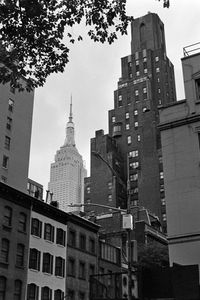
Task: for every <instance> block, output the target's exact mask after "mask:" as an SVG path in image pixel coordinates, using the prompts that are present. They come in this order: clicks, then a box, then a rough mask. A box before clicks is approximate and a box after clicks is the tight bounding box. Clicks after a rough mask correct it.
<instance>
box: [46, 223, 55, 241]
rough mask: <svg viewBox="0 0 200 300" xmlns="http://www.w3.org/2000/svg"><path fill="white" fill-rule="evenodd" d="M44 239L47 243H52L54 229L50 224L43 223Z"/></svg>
mask: <svg viewBox="0 0 200 300" xmlns="http://www.w3.org/2000/svg"><path fill="white" fill-rule="evenodd" d="M44 239H45V240H47V241H51V242H54V227H53V226H52V225H51V224H47V223H45V226H44Z"/></svg>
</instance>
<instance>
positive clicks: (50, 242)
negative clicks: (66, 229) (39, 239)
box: [44, 239, 54, 244]
mask: <svg viewBox="0 0 200 300" xmlns="http://www.w3.org/2000/svg"><path fill="white" fill-rule="evenodd" d="M44 240H45V241H46V242H47V243H49V244H53V243H54V242H52V241H49V240H46V239H44Z"/></svg>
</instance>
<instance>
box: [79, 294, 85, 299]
mask: <svg viewBox="0 0 200 300" xmlns="http://www.w3.org/2000/svg"><path fill="white" fill-rule="evenodd" d="M78 299H79V300H85V293H83V292H79V298H78Z"/></svg>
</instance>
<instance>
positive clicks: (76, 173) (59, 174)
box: [48, 103, 86, 212]
mask: <svg viewBox="0 0 200 300" xmlns="http://www.w3.org/2000/svg"><path fill="white" fill-rule="evenodd" d="M85 176H86V169H85V167H84V164H83V159H82V156H81V155H80V154H79V152H78V150H77V148H76V146H75V138H74V123H73V121H72V103H71V104H70V115H69V122H68V123H67V127H66V138H65V142H64V145H63V146H62V147H60V149H59V150H58V151H57V152H56V155H55V161H54V162H53V163H52V164H51V170H50V181H49V185H48V188H49V190H50V193H53V201H57V202H58V203H59V208H60V209H62V210H64V211H66V212H70V211H73V210H74V208H70V207H69V206H68V205H69V204H81V203H83V202H84V177H85ZM76 210H77V209H76Z"/></svg>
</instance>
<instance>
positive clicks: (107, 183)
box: [90, 13, 176, 227]
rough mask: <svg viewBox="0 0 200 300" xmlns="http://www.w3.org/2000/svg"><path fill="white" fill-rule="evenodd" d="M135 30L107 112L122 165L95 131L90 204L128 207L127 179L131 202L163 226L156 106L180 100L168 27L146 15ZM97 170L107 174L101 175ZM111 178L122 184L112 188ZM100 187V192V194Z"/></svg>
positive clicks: (155, 16) (110, 136)
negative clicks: (170, 56)
mask: <svg viewBox="0 0 200 300" xmlns="http://www.w3.org/2000/svg"><path fill="white" fill-rule="evenodd" d="M131 32H132V40H131V54H130V55H129V56H126V57H123V58H122V59H121V66H122V75H121V78H120V79H119V81H118V88H117V90H116V91H115V92H114V109H112V110H110V111H109V133H108V136H109V139H111V140H112V144H115V148H117V152H119V153H120V156H121V157H122V161H120V160H119V159H117V158H116V157H115V158H114V157H113V155H114V153H116V151H115V152H113V151H112V149H111V148H108V147H107V146H106V144H105V142H104V139H103V138H102V137H101V139H100V138H99V135H98V134H97V133H99V132H100V131H97V132H96V137H95V138H93V139H92V140H91V180H90V181H91V186H90V201H91V202H98V203H102V204H107V205H110V206H116V205H117V206H121V207H124V200H123V201H122V203H121V204H120V201H121V200H120V201H119V199H124V197H123V191H122V188H121V192H120V191H119V189H120V187H119V183H120V182H119V181H121V180H120V179H122V180H123V182H124V183H126V182H127V178H129V180H130V188H131V204H132V205H139V206H144V207H145V208H148V209H149V210H150V211H151V212H153V213H155V214H156V215H157V216H159V217H160V219H161V221H163V222H164V223H163V224H164V227H165V224H166V222H165V221H166V212H165V195H164V181H163V180H164V179H163V166H162V153H161V142H160V133H159V131H158V129H157V124H158V122H159V114H158V107H159V106H160V105H164V104H168V103H171V102H174V101H176V92H175V82H174V70H173V65H172V63H171V62H170V60H169V59H168V58H167V55H166V46H165V36H164V25H163V23H162V22H161V20H160V19H159V17H158V15H156V14H153V13H148V14H147V15H145V16H143V17H141V18H137V19H135V20H134V21H133V22H132V24H131ZM102 136H103V134H102ZM110 144H111V142H110ZM95 153H96V155H95ZM115 156H116V155H115ZM111 157H112V159H111ZM102 158H103V159H102ZM98 160H99V161H98ZM100 160H101V162H100ZM103 160H104V161H103ZM105 161H106V162H107V163H105ZM106 164H107V165H106ZM109 165H110V167H112V170H111V168H110V167H109ZM102 169H103V171H102ZM99 171H100V172H101V173H102V174H103V173H106V174H107V176H105V175H103V176H101V174H100V173H99ZM116 172H117V173H116ZM108 174H109V175H108ZM109 177H110V178H109ZM113 177H114V180H115V181H118V183H116V182H115V184H113ZM100 181H101V182H100ZM100 185H101V191H99V190H98V186H100ZM103 186H104V192H103V191H102V188H103ZM116 186H117V189H118V191H116ZM123 189H124V188H123ZM103 193H104V197H102V195H103ZM116 193H117V194H118V195H117V194H116ZM113 194H115V197H114V198H113ZM105 195H107V196H105ZM116 197H117V199H118V201H116V200H115V199H116Z"/></svg>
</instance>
